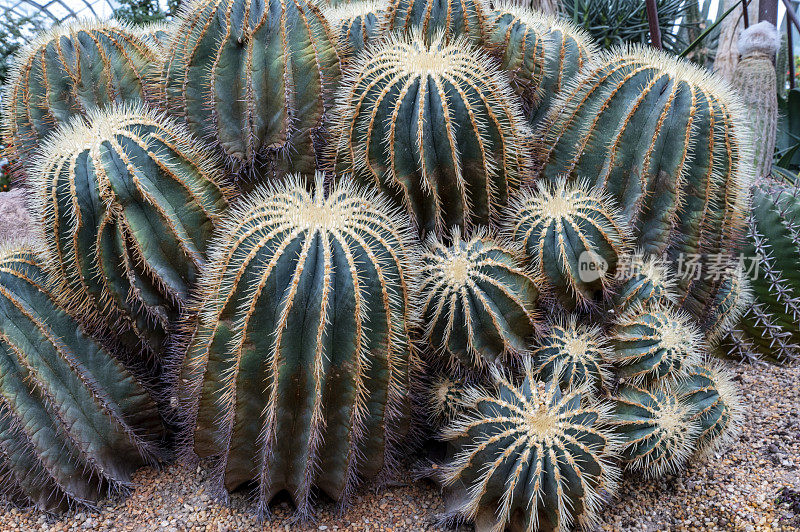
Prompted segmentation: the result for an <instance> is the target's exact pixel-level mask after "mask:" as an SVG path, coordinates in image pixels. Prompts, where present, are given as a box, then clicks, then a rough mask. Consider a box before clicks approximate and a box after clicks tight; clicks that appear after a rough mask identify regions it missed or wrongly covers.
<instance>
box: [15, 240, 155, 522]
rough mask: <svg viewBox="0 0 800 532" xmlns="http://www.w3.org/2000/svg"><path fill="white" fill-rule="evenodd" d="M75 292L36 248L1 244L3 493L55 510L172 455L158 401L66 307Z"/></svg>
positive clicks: (90, 500)
mask: <svg viewBox="0 0 800 532" xmlns="http://www.w3.org/2000/svg"><path fill="white" fill-rule="evenodd" d="M67 294H68V293H67V291H66V290H65V287H63V286H61V285H60V284H59V283H58V282H57V281H55V280H53V279H52V278H50V277H49V276H48V275H47V274H46V273H45V271H44V269H43V266H42V261H41V260H40V257H39V253H38V251H37V250H36V249H34V248H32V247H30V246H29V245H26V244H21V245H7V246H5V247H4V248H3V249H2V250H0V470H2V471H3V473H4V474H3V484H2V486H0V495H2V496H4V497H6V498H7V500H13V501H16V502H19V503H21V504H25V505H32V506H35V507H37V508H39V509H41V510H45V511H60V510H66V509H68V508H71V507H74V506H75V505H93V504H94V503H96V502H97V501H98V500H99V499H101V498H102V497H105V496H106V495H107V494H108V493H115V492H119V491H124V490H125V489H127V488H128V487H129V486H130V480H131V475H132V474H133V472H134V471H135V470H136V469H138V468H139V467H142V466H143V465H147V464H153V463H155V462H156V461H157V460H158V459H159V458H160V457H161V456H163V450H162V447H161V442H162V439H163V437H164V428H163V425H162V423H161V420H160V417H159V413H158V410H157V408H156V405H155V403H154V402H153V400H152V399H151V397H150V396H149V395H148V393H147V391H146V390H145V389H144V388H143V387H142V386H141V385H140V384H139V383H137V381H136V379H135V378H134V377H133V376H132V375H131V374H130V373H129V372H128V371H126V370H125V369H124V367H122V366H121V365H120V364H119V362H117V361H116V360H115V359H114V358H112V357H111V356H110V355H109V354H108V353H107V352H106V351H105V350H104V349H103V348H102V347H100V346H99V345H98V344H97V343H96V342H94V341H93V340H92V339H91V338H90V337H89V336H88V335H87V334H86V333H85V331H84V330H83V329H82V328H81V326H80V325H79V324H78V323H77V322H76V321H75V320H74V319H73V318H72V317H71V316H70V315H69V314H68V313H67V312H66V311H65V310H64V308H63V306H62V305H61V300H62V299H63V298H65V297H66V296H67Z"/></svg>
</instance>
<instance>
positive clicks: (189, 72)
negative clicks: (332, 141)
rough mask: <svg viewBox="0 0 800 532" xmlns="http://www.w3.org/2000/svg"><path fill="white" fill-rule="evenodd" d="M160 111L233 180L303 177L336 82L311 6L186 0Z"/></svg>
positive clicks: (324, 30)
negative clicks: (212, 149)
mask: <svg viewBox="0 0 800 532" xmlns="http://www.w3.org/2000/svg"><path fill="white" fill-rule="evenodd" d="M174 24H175V27H174V30H173V35H174V36H175V38H174V39H173V40H172V42H171V44H170V49H169V50H168V56H167V62H166V65H165V67H164V71H163V81H164V90H165V93H164V98H165V104H166V106H167V107H168V108H169V109H170V111H171V112H172V113H173V114H174V115H176V116H179V117H181V118H182V119H184V120H185V121H186V124H187V125H188V127H189V130H190V131H191V132H192V133H193V134H194V135H195V136H197V137H198V138H202V139H205V140H207V142H209V143H211V144H213V145H217V146H219V148H220V149H221V151H222V152H223V153H224V154H225V156H226V159H227V161H228V163H229V166H230V167H231V168H232V169H233V170H234V171H236V172H237V173H239V174H243V175H247V176H250V175H253V174H255V175H257V176H259V177H262V178H263V177H269V176H272V175H275V174H280V173H281V172H282V171H283V170H285V169H286V168H289V169H291V170H292V171H297V172H306V173H307V172H313V171H314V169H315V168H316V167H317V165H318V163H319V160H318V159H319V157H320V154H319V153H317V151H316V150H315V141H319V140H320V139H319V138H318V137H320V136H321V135H323V129H324V127H325V118H326V115H327V114H328V113H329V112H330V110H331V107H332V105H333V88H334V87H335V85H336V84H337V83H338V82H339V79H340V71H339V59H338V56H337V55H336V47H335V45H336V37H335V35H334V34H333V31H332V30H331V28H330V26H329V24H328V21H327V20H326V19H325V17H324V16H323V15H322V11H321V8H320V7H319V6H318V5H317V4H316V3H315V2H307V1H306V0H298V1H296V2H280V1H278V0H271V1H269V2H262V1H256V0H225V1H219V0H194V1H192V2H187V3H185V4H184V5H183V7H182V9H181V12H180V14H179V15H178V17H177V20H176V22H175V23H174Z"/></svg>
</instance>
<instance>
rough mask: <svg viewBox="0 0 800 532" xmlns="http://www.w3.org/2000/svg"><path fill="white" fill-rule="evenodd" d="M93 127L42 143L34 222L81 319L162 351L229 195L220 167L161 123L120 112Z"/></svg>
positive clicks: (100, 116) (98, 114)
mask: <svg viewBox="0 0 800 532" xmlns="http://www.w3.org/2000/svg"><path fill="white" fill-rule="evenodd" d="M88 118H89V119H88V122H85V121H84V120H83V118H78V119H76V120H73V121H72V122H70V123H69V124H68V125H67V126H65V127H63V128H61V129H60V130H58V131H57V132H56V133H54V134H53V135H52V136H51V137H50V138H49V139H48V140H46V141H45V142H44V144H43V146H42V150H41V151H40V153H39V155H38V157H37V160H36V162H35V164H34V165H32V167H31V183H32V190H33V204H34V208H33V211H34V217H35V219H36V221H37V224H38V226H39V230H40V233H41V238H42V240H43V242H44V243H45V246H46V251H47V258H48V263H49V267H50V269H51V270H52V271H54V272H55V273H56V274H57V275H58V276H59V277H60V278H61V279H63V280H64V281H65V282H66V283H67V285H68V286H69V287H70V288H71V289H72V290H73V291H75V292H76V293H77V294H79V297H78V298H76V301H75V304H76V305H79V306H81V307H82V310H81V311H80V312H81V313H82V314H86V315H87V316H91V317H93V318H95V319H96V320H97V321H98V322H100V323H103V324H108V325H111V326H113V327H114V328H121V329H129V330H132V331H133V332H134V333H135V334H136V335H138V336H141V337H142V339H143V340H144V341H145V347H146V348H148V349H149V350H150V351H152V352H158V351H159V350H160V347H161V346H162V345H163V343H164V340H165V335H166V334H167V332H168V330H169V329H170V326H171V323H173V322H174V321H175V319H176V318H177V314H178V311H179V310H180V309H182V308H183V307H184V306H185V303H186V302H187V300H188V298H189V293H190V291H191V290H192V288H193V287H194V285H195V283H196V281H197V279H198V275H199V271H200V269H201V268H202V267H203V266H204V265H205V263H206V253H207V250H208V245H209V241H210V240H211V236H212V233H213V231H214V227H215V225H216V224H217V223H218V221H219V218H220V216H221V214H222V212H223V211H224V210H225V209H226V208H227V205H228V198H230V197H231V194H230V193H229V192H228V191H227V189H226V188H225V187H224V185H223V183H222V177H221V172H220V169H219V165H218V161H217V159H216V158H214V157H212V156H209V155H208V153H207V150H205V149H204V148H203V146H201V145H200V144H199V143H197V142H196V141H194V140H192V139H191V137H189V135H188V133H187V132H186V131H185V129H184V128H182V127H180V126H178V125H177V124H176V123H175V122H174V121H172V120H170V119H168V118H166V117H165V116H163V114H161V113H157V112H154V111H148V110H145V109H144V108H140V107H136V106H120V107H113V108H110V109H108V110H104V111H95V112H92V113H90V114H89V117H88Z"/></svg>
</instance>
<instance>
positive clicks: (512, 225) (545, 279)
mask: <svg viewBox="0 0 800 532" xmlns="http://www.w3.org/2000/svg"><path fill="white" fill-rule="evenodd" d="M504 233H505V236H506V237H507V238H508V239H509V240H511V241H514V242H518V243H520V244H521V245H522V246H523V247H524V249H525V252H526V253H527V255H528V257H529V259H530V261H531V263H532V265H533V271H534V274H535V275H536V276H537V281H539V282H540V283H541V284H542V286H543V288H544V289H547V290H548V291H549V293H550V294H551V295H552V296H553V297H555V298H557V299H558V300H559V301H560V302H561V303H562V304H563V305H564V306H565V307H567V308H569V309H573V308H575V307H576V306H580V307H587V306H591V305H594V304H595V303H597V301H598V300H599V299H601V298H602V297H603V296H605V295H608V289H609V287H610V285H611V283H612V281H613V280H614V275H615V273H616V268H617V262H618V261H619V257H620V256H621V255H623V254H624V253H625V252H626V250H627V228H626V227H625V226H624V225H623V224H622V223H621V222H620V220H619V214H618V211H617V209H616V207H615V206H614V203H613V201H612V200H611V199H610V198H609V197H608V196H607V195H606V194H605V193H603V192H600V191H599V190H593V189H591V188H589V187H587V186H586V185H584V184H578V185H568V184H567V183H566V182H565V181H563V180H562V181H559V182H558V183H557V184H555V185H553V186H551V185H549V184H548V183H546V182H543V183H539V184H537V187H536V189H535V190H529V191H527V192H525V193H523V194H521V195H519V196H518V197H517V198H515V199H513V200H512V202H511V205H510V206H509V208H508V211H507V215H506V220H505V224H504Z"/></svg>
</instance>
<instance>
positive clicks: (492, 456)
mask: <svg viewBox="0 0 800 532" xmlns="http://www.w3.org/2000/svg"><path fill="white" fill-rule="evenodd" d="M495 374H496V390H493V391H491V392H487V391H484V390H479V389H472V390H470V391H468V392H467V395H468V402H469V404H470V407H469V408H468V409H466V410H465V412H464V414H462V415H461V416H459V417H458V418H457V419H456V420H455V421H454V422H453V423H452V424H451V425H450V426H449V427H447V428H446V429H445V430H444V431H443V437H444V438H445V439H446V440H448V441H449V443H450V445H451V446H452V448H453V451H452V456H453V458H452V460H451V461H450V462H449V463H446V464H445V465H444V466H443V468H442V471H441V478H442V481H443V483H444V484H445V486H447V487H448V489H450V490H452V491H453V492H454V495H453V497H452V498H451V499H452V500H451V501H450V504H449V505H448V506H449V507H448V508H447V511H448V515H449V516H451V517H452V518H453V519H457V520H462V519H467V520H473V521H475V524H476V528H477V529H478V530H490V529H491V530H504V529H510V530H570V529H571V527H572V526H581V527H589V526H591V525H592V523H594V521H595V519H596V517H597V511H598V507H599V506H600V502H601V500H602V498H603V497H605V496H610V495H611V494H612V493H613V492H614V489H615V486H616V482H617V478H618V476H619V474H618V473H619V472H618V470H617V468H616V466H615V465H614V461H615V458H616V448H617V442H616V440H615V438H614V437H613V435H612V434H611V431H610V428H609V425H608V420H609V409H608V408H607V406H606V405H603V404H599V403H598V402H597V401H596V400H595V399H593V397H592V394H591V392H590V390H589V389H588V383H584V384H583V385H581V386H578V387H577V388H573V389H571V390H568V391H566V392H562V391H561V388H560V387H559V381H558V379H557V378H556V379H552V380H547V381H538V380H536V378H535V377H534V375H533V371H532V369H531V368H530V366H527V367H526V370H525V375H524V376H523V381H522V384H521V385H520V386H517V385H516V384H515V383H514V382H512V381H510V380H509V379H507V378H506V377H505V376H502V375H500V374H499V372H497V371H496V372H495Z"/></svg>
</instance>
